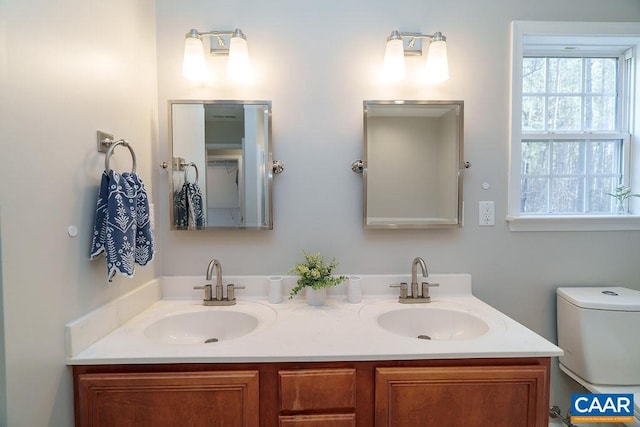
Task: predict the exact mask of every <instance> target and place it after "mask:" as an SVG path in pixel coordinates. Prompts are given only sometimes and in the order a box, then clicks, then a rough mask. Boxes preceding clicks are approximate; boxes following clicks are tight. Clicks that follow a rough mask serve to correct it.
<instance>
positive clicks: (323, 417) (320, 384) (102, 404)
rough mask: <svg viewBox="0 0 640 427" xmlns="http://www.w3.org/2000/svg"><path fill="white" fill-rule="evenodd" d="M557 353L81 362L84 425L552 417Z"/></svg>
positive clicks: (78, 382)
mask: <svg viewBox="0 0 640 427" xmlns="http://www.w3.org/2000/svg"><path fill="white" fill-rule="evenodd" d="M549 364H550V359H549V358H548V357H542V358H504V359H460V360H458V359H456V360H454V359H452V360H448V359H437V360H407V361H361V362H273V363H214V364H149V365H76V366H74V367H73V379H74V393H75V419H76V426H81V427H89V426H91V427H97V426H100V427H103V426H105V427H106V426H118V427H127V426H132V427H133V426H135V427H140V426H154V427H162V426H171V427H173V426H208V427H209V426H224V427H228V426H233V427H235V426H238V427H257V426H262V427H353V426H359V427H372V426H375V427H383V426H393V427H416V426H427V427H428V426H434V427H435V426H437V427H463V426H464V427H467V426H474V427H513V426H514V425H517V426H522V427H543V426H548V408H549V387H550V385H549Z"/></svg>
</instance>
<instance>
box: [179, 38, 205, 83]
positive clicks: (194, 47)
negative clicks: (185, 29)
mask: <svg viewBox="0 0 640 427" xmlns="http://www.w3.org/2000/svg"><path fill="white" fill-rule="evenodd" d="M206 75H207V65H206V63H205V60H204V48H203V45H202V39H201V38H200V37H191V36H187V37H186V38H185V39H184V59H183V61H182V76H183V77H184V78H185V79H188V80H194V81H204V80H205V79H206Z"/></svg>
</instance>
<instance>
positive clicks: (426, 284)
mask: <svg viewBox="0 0 640 427" xmlns="http://www.w3.org/2000/svg"><path fill="white" fill-rule="evenodd" d="M438 286H440V283H429V282H422V298H424V299H426V300H428V301H430V300H431V297H430V296H429V288H437V287H438ZM428 301H427V302H428Z"/></svg>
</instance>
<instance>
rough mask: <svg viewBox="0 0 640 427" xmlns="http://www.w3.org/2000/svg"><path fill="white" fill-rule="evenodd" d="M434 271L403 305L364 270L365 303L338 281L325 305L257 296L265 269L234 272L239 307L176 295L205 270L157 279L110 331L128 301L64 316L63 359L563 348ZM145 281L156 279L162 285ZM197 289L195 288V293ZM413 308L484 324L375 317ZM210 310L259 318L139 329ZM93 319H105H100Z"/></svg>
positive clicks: (425, 354)
mask: <svg viewBox="0 0 640 427" xmlns="http://www.w3.org/2000/svg"><path fill="white" fill-rule="evenodd" d="M436 276H437V277H436ZM433 277H434V279H435V280H433V279H432V280H433V281H438V282H440V283H441V286H440V287H439V288H433V289H432V291H431V295H432V302H431V303H429V304H400V303H398V302H397V296H395V293H394V294H391V293H385V294H382V293H380V292H387V284H388V283H394V282H395V279H396V277H395V276H375V277H373V276H371V277H368V276H363V281H362V288H363V293H364V295H363V299H362V302H361V303H358V304H349V303H347V301H346V297H345V296H344V294H342V293H341V288H337V289H332V291H333V293H330V295H329V297H328V299H327V304H326V305H325V306H321V307H312V306H308V305H307V304H306V303H305V302H304V300H303V299H302V298H298V299H295V300H293V301H288V300H287V299H286V296H285V299H284V301H283V302H282V303H280V304H270V303H269V302H267V298H266V296H264V295H261V294H262V291H263V290H264V289H266V284H265V285H264V286H263V284H262V283H263V282H264V283H266V279H265V278H259V279H258V278H244V280H243V278H235V282H234V283H236V284H244V283H247V289H251V288H254V289H255V290H258V291H256V292H251V291H247V292H246V294H251V293H254V294H255V295H243V294H242V293H241V292H242V291H240V290H238V291H237V294H236V296H237V298H238V303H237V304H236V305H235V306H231V307H205V306H203V305H202V301H201V300H200V299H193V298H191V296H192V295H194V294H193V293H191V291H190V292H189V294H190V295H189V298H185V297H184V295H183V296H182V297H180V295H179V294H180V292H179V291H177V290H178V289H188V288H189V287H190V286H191V285H193V284H199V282H201V281H202V280H201V279H196V281H195V283H194V282H193V279H192V278H178V279H176V278H172V279H168V280H165V281H164V283H163V284H162V285H161V288H162V291H161V298H162V299H158V298H157V294H158V293H157V291H153V290H152V291H149V290H142V293H145V294H146V295H147V296H148V295H153V297H152V299H151V300H150V301H149V304H150V305H149V306H148V307H147V308H145V309H143V310H142V311H140V312H139V313H138V314H135V315H132V316H133V317H131V318H130V319H128V320H125V319H121V320H120V321H119V322H118V325H117V326H116V327H115V328H114V329H113V330H112V331H111V332H108V333H106V334H104V333H105V332H104V331H103V332H102V333H100V332H96V331H94V329H96V326H97V327H98V329H100V328H102V329H104V328H105V326H104V325H105V323H109V322H105V321H104V319H106V318H114V317H118V316H113V315H112V316H106V315H105V311H104V310H105V309H106V310H107V311H109V309H111V310H112V311H113V310H116V311H117V312H118V313H121V312H122V306H123V305H124V306H130V305H131V304H130V303H123V301H116V302H114V303H112V304H110V306H111V307H110V308H109V307H104V308H101V309H99V310H96V311H95V312H93V313H89V314H88V315H86V316H83V318H81V319H78V320H76V321H74V322H71V323H70V324H69V325H67V340H68V349H69V356H68V358H67V363H68V364H69V365H93V364H145V363H229V362H234V363H239V362H285V361H307V362H313V361H363V360H413V359H467V358H505V357H552V356H560V355H562V350H561V349H560V348H558V347H557V346H555V345H554V344H552V343H551V342H549V341H547V340H546V339H544V338H542V337H540V336H539V335H537V334H536V333H534V332H532V331H531V330H529V329H527V328H525V327H524V326H522V325H520V324H519V323H517V322H516V321H514V320H512V319H510V318H509V317H507V316H505V315H504V314H502V313H500V312H499V311H497V310H495V309H494V308H492V307H491V306H489V305H487V304H485V303H484V302H482V301H480V300H479V299H477V298H475V297H474V296H472V295H471V278H470V276H468V275H433ZM399 278H400V279H404V278H403V277H399ZM430 279H431V276H430ZM390 280H391V281H390ZM226 283H228V281H227V280H225V284H226ZM254 284H255V286H249V285H254ZM150 286H151V287H152V288H153V287H154V286H155V287H157V286H158V284H157V283H156V284H151V285H150ZM367 291H371V292H373V293H369V292H367ZM395 291H396V292H397V289H396V290H395ZM200 292H202V291H200ZM200 292H198V293H196V294H195V295H198V296H200ZM137 293H138V294H140V293H141V292H137ZM129 298H131V297H130V296H129ZM154 299H155V301H153V300H154ZM124 300H125V301H126V300H127V298H124ZM138 305H140V304H138ZM114 307H116V308H115V309H114ZM410 308H411V309H414V308H419V309H424V310H430V309H431V310H433V309H447V310H454V311H463V312H466V313H469V314H472V315H474V316H476V317H479V318H480V319H482V320H483V321H484V322H485V323H486V324H487V325H489V332H487V333H486V334H484V335H481V336H478V337H475V338H470V339H466V340H431V341H429V340H420V339H416V338H413V337H405V336H400V335H396V334H393V333H390V332H388V331H386V330H384V329H382V328H381V327H380V326H378V324H377V316H378V315H379V314H380V313H383V312H386V311H389V310H398V309H410ZM207 310H231V311H241V312H246V313H251V314H254V315H255V316H256V317H257V318H258V319H259V320H260V324H259V325H258V327H257V328H256V329H255V330H253V331H252V332H251V333H249V334H247V335H244V336H242V337H239V338H236V339H231V340H221V341H220V342H216V343H209V344H204V343H197V344H167V343H160V342H155V341H153V340H152V339H150V338H148V337H147V336H146V335H145V333H144V331H145V329H146V328H147V327H148V326H149V325H151V324H153V323H154V322H156V321H157V320H159V319H162V318H164V317H167V316H172V315H174V314H176V313H184V312H191V311H207ZM96 319H103V320H101V321H99V322H98V321H96ZM96 334H98V335H100V336H98V335H96ZM102 335H104V336H102Z"/></svg>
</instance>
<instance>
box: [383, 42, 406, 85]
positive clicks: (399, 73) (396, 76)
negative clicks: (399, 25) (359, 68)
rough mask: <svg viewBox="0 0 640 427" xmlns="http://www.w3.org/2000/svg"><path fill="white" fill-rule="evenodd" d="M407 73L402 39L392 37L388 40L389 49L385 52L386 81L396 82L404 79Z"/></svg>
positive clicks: (384, 69)
mask: <svg viewBox="0 0 640 427" xmlns="http://www.w3.org/2000/svg"><path fill="white" fill-rule="evenodd" d="M406 75H407V70H406V66H405V63H404V46H403V44H402V39H401V38H398V39H391V40H389V41H387V50H386V51H385V53H384V68H383V77H384V79H385V80H386V81H389V82H396V81H399V80H402V79H404V78H405V77H406Z"/></svg>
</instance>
